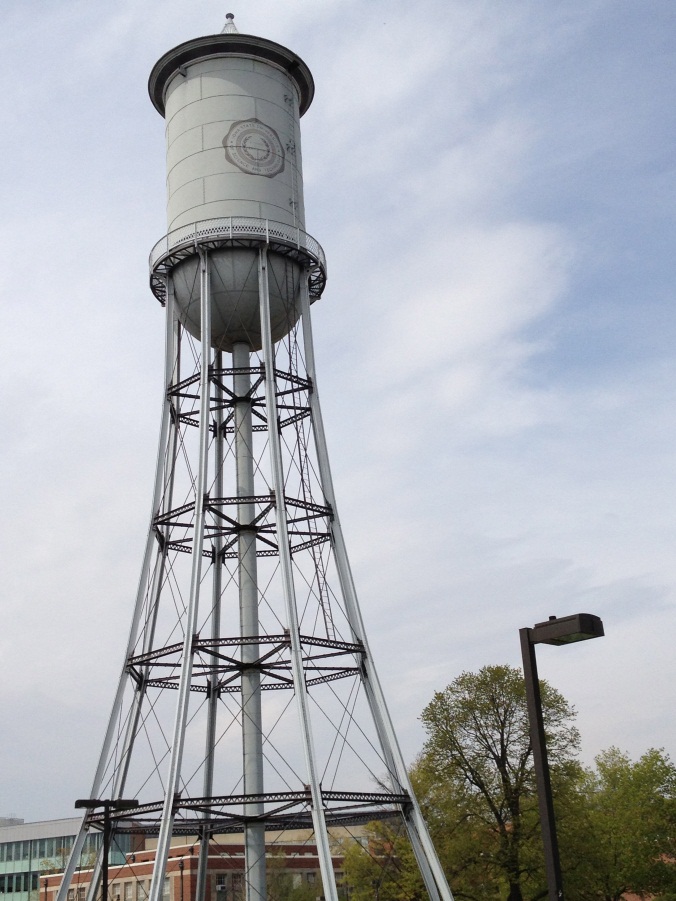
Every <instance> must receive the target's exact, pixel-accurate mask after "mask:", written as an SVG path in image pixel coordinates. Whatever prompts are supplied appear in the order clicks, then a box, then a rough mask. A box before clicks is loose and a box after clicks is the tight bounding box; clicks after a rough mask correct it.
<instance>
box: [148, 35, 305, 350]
mask: <svg viewBox="0 0 676 901" xmlns="http://www.w3.org/2000/svg"><path fill="white" fill-rule="evenodd" d="M149 91H150V96H151V99H152V101H153V104H154V105H155V107H156V109H157V110H158V111H159V112H160V113H161V114H162V115H163V116H164V117H165V119H166V123H167V126H166V138H167V219H168V231H169V238H170V240H171V236H172V233H173V234H178V235H182V234H183V233H185V234H189V233H190V232H191V231H192V230H194V233H195V235H198V234H199V232H200V226H202V228H203V230H205V231H209V228H212V229H213V227H214V226H215V225H218V221H219V220H221V221H222V225H223V227H226V225H227V222H228V221H230V222H231V223H232V222H233V221H235V222H236V224H237V225H238V226H239V227H240V229H241V228H244V229H246V228H247V227H248V228H250V231H251V233H252V234H258V235H260V234H265V233H266V231H270V230H272V231H273V232H274V231H275V230H276V231H277V232H278V233H280V234H281V233H284V232H285V230H286V232H288V234H289V235H292V234H300V233H304V230H305V212H304V207H303V177H302V168H301V153H300V116H301V115H302V114H303V113H304V112H305V110H306V109H307V108H308V106H309V105H310V103H311V101H312V96H313V93H314V84H313V81H312V75H311V74H310V70H309V69H308V67H307V66H306V65H305V63H303V61H302V60H301V59H300V58H299V57H297V56H296V55H295V54H294V53H292V52H291V51H289V50H287V49H286V48H285V47H282V46H281V45H279V44H276V43H274V42H272V41H267V40H265V39H262V38H258V37H254V36H251V35H241V34H237V33H234V34H220V35H212V36H208V37H203V38H198V39H196V40H193V41H187V42H186V43H184V44H181V45H179V46H178V47H175V48H174V49H173V50H170V51H169V52H168V53H166V54H165V55H164V56H163V57H162V58H161V59H160V60H159V61H158V62H157V64H156V65H155V67H154V68H153V71H152V73H151V76H150V82H149ZM249 220H250V222H249ZM247 223H248V224H247ZM243 243H246V242H243ZM210 261H211V266H210V273H211V292H212V307H213V315H212V343H213V345H214V346H215V347H218V348H219V349H223V350H231V349H232V346H233V344H234V343H235V342H238V341H245V342H246V343H248V344H249V346H250V347H251V348H252V349H257V348H259V347H260V340H261V338H260V321H259V314H258V303H259V293H258V251H257V249H256V247H255V246H249V247H247V246H234V245H233V246H228V247H221V248H219V249H215V250H211V252H210ZM198 268H199V258H198V256H197V253H195V254H194V255H192V256H188V257H187V258H185V259H183V260H181V261H180V262H178V263H177V264H176V265H175V266H174V267H173V269H172V270H171V275H170V277H171V278H172V281H173V287H174V295H175V299H176V303H177V308H178V310H179V316H180V317H181V320H182V321H183V323H184V325H185V327H186V328H187V329H188V331H190V332H191V333H192V334H193V335H195V336H196V337H199V333H200V324H199V278H198ZM267 274H268V284H269V292H270V307H271V316H272V326H273V337H274V339H275V340H278V339H279V338H281V337H282V336H283V335H284V334H286V333H287V332H288V331H289V329H290V328H291V327H292V326H293V324H294V322H295V321H296V319H297V318H298V315H299V310H298V293H299V292H298V286H299V281H300V278H301V274H302V270H301V266H300V264H299V263H298V262H297V261H296V260H295V259H293V258H292V257H290V256H287V255H284V254H281V253H276V252H270V253H269V254H268V273H267Z"/></svg>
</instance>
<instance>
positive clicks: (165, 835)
mask: <svg viewBox="0 0 676 901" xmlns="http://www.w3.org/2000/svg"><path fill="white" fill-rule="evenodd" d="M210 300H211V299H210V290H209V260H208V256H207V254H206V252H204V251H202V252H201V253H200V315H201V342H202V363H201V374H200V412H199V430H200V434H199V461H198V468H197V483H196V485H195V524H194V528H193V545H192V570H191V576H190V596H189V598H188V607H187V611H186V618H185V635H184V640H183V658H182V661H181V674H180V678H179V686H178V700H177V704H176V717H175V720H174V729H173V733H172V742H171V753H170V759H169V773H168V776H167V781H166V794H165V799H164V807H163V810H162V821H161V823H160V832H159V836H158V840H157V851H156V855H155V867H154V870H153V879H152V883H151V886H150V898H149V901H161V899H162V892H163V888H164V872H165V869H166V865H167V858H168V856H169V846H170V843H171V834H172V828H173V824H174V804H175V799H176V794H177V792H178V790H179V781H180V775H181V759H182V756H183V745H184V741H185V726H186V722H187V719H188V705H189V701H190V684H191V680H192V663H193V639H194V635H195V630H196V626H197V613H198V607H199V594H200V581H201V577H202V559H203V558H202V545H203V541H204V501H205V495H206V491H207V484H208V483H207V474H208V452H209V439H210V429H209V425H210V422H209V415H210V406H211V404H210V400H211V399H210V366H209V360H210V357H211V302H210Z"/></svg>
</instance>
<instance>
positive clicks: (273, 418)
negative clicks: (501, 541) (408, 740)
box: [152, 248, 338, 901]
mask: <svg viewBox="0 0 676 901" xmlns="http://www.w3.org/2000/svg"><path fill="white" fill-rule="evenodd" d="M258 288H259V292H260V311H261V312H260V316H261V331H262V335H263V356H264V361H265V402H266V409H267V418H268V440H269V447H270V462H271V469H272V480H273V487H274V491H275V498H276V517H277V544H278V546H279V564H280V568H281V573H282V584H283V589H284V602H285V605H286V613H287V617H288V622H289V634H290V640H291V668H292V673H293V684H294V690H295V695H296V704H297V707H298V716H299V720H300V732H301V738H302V741H303V750H304V754H305V764H306V768H307V775H308V783H309V786H310V793H311V798H312V824H313V826H314V832H315V840H316V842H317V856H318V858H319V868H320V871H321V876H322V884H323V887H324V897H325V899H326V901H338V892H337V889H336V879H335V875H334V872H333V863H332V860H331V849H330V847H329V838H328V834H327V831H326V818H325V816H324V804H323V801H322V790H321V785H320V783H319V777H318V774H317V765H316V758H315V751H314V742H313V738H312V728H311V722H310V709H309V697H308V693H307V687H306V684H305V671H304V668H303V652H302V648H301V644H300V630H299V625H298V610H297V605H296V592H295V587H294V581H293V568H292V562H291V548H290V544H289V533H288V527H287V518H286V501H285V496H284V469H283V465H282V448H281V440H280V434H279V420H278V416H277V397H276V383H275V357H274V348H273V344H272V334H271V328H270V297H269V293H268V272H267V251H266V248H261V250H260V251H259V259H258ZM152 901H154V899H152Z"/></svg>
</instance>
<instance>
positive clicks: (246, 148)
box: [223, 119, 284, 178]
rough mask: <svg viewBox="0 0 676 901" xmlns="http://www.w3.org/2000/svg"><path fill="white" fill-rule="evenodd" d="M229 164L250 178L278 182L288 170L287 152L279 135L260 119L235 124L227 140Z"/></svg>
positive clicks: (224, 143) (224, 141) (225, 138)
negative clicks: (285, 153) (279, 175)
mask: <svg viewBox="0 0 676 901" xmlns="http://www.w3.org/2000/svg"><path fill="white" fill-rule="evenodd" d="M223 146H224V147H225V155H226V157H227V159H228V160H229V162H231V163H232V164H233V165H234V166H237V168H238V169H240V170H241V171H242V172H246V173H247V175H265V176H266V178H274V176H275V175H278V174H279V173H280V172H281V171H282V170H283V169H284V148H283V147H282V142H281V141H280V140H279V135H278V134H277V132H276V131H275V130H274V128H270V126H269V125H266V124H265V123H264V122H261V121H260V119H243V120H241V121H240V122H235V123H234V125H233V126H232V127H231V128H230V131H229V132H228V133H227V135H226V136H225V137H224V138H223Z"/></svg>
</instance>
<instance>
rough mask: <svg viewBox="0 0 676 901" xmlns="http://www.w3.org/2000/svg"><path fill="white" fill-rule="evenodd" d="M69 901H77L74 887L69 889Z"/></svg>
mask: <svg viewBox="0 0 676 901" xmlns="http://www.w3.org/2000/svg"><path fill="white" fill-rule="evenodd" d="M68 901H75V889H74V888H69V889H68Z"/></svg>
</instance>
